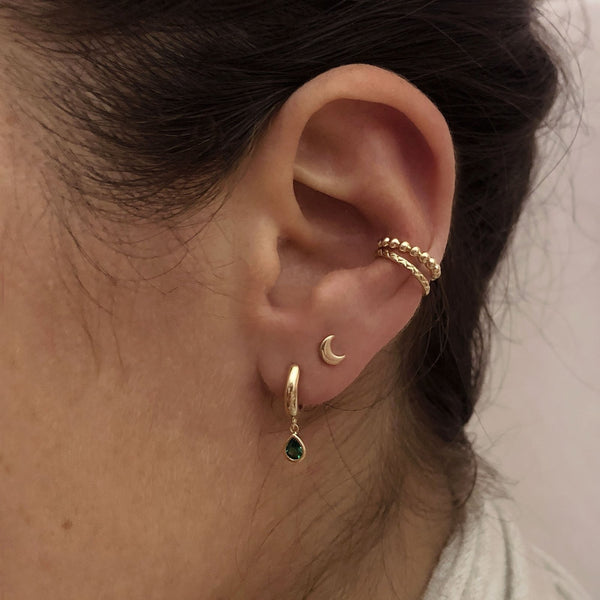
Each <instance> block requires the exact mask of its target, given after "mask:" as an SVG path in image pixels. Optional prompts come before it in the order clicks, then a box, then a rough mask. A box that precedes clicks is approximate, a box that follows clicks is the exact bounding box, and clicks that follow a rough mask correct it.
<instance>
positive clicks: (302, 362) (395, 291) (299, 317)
mask: <svg viewBox="0 0 600 600" xmlns="http://www.w3.org/2000/svg"><path fill="white" fill-rule="evenodd" d="M266 157H268V158H266ZM267 164H268V166H269V169H266V168H265V166H266V165H267ZM252 174H253V177H254V178H255V180H254V182H253V186H254V187H255V189H256V186H257V185H258V189H260V193H259V195H257V196H255V197H254V198H248V203H247V206H248V208H247V210H248V211H249V214H251V215H252V218H254V219H255V220H256V222H257V223H264V222H268V223H269V224H270V227H269V228H268V229H263V231H265V232H266V236H263V237H262V238H261V239H254V240H245V242H244V243H245V245H246V246H249V247H250V248H251V249H252V248H253V246H256V248H254V253H253V255H254V256H255V257H257V260H258V261H265V262H266V263H269V264H270V265H273V264H277V265H278V273H277V277H276V280H275V278H274V277H273V278H272V279H271V281H269V282H260V281H253V282H250V286H251V287H252V288H253V289H255V290H258V293H256V294H254V295H251V296H250V298H251V300H250V303H249V305H248V306H247V307H246V308H247V312H246V313H245V318H246V319H247V321H248V322H247V325H248V327H249V331H250V334H251V335H252V336H253V338H254V339H255V340H257V346H256V352H257V365H258V369H259V372H260V374H261V376H262V378H263V379H264V381H265V383H266V384H267V386H268V387H269V388H270V389H271V391H272V392H273V393H275V394H277V395H280V394H281V392H282V390H283V389H284V386H285V379H286V377H287V373H288V371H289V368H290V365H291V364H297V365H299V367H300V369H301V371H302V386H301V390H300V392H299V393H300V395H301V398H300V402H301V404H303V405H312V404H318V403H320V402H323V401H326V400H330V399H331V398H333V397H334V396H336V395H337V394H339V393H341V392H342V391H343V390H344V389H345V388H347V387H348V386H349V385H350V384H351V383H352V381H353V380H354V379H356V377H358V375H359V374H360V372H361V371H362V370H363V369H364V367H365V366H366V365H367V364H368V362H369V361H370V360H371V359H372V358H373V356H374V355H375V354H376V353H377V352H378V351H379V350H380V349H381V348H382V347H383V346H385V345H386V344H387V343H388V342H389V341H390V340H391V339H392V338H393V337H395V336H396V335H397V334H398V333H399V332H400V331H401V330H402V329H403V328H404V327H405V326H406V324H407V323H408V322H409V320H410V319H411V318H412V316H413V315H414V313H415V311H416V309H417V308H418V306H419V303H420V302H421V299H422V297H423V293H424V291H426V288H427V286H428V285H430V284H429V281H430V280H432V279H434V278H435V277H434V276H433V275H434V273H433V271H432V268H433V264H432V263H431V262H430V261H429V259H430V258H431V257H430V256H429V254H431V256H433V257H436V258H437V259H441V257H442V255H443V250H444V248H445V244H446V240H447V236H448V231H449V227H450V214H451V208H452V198H453V193H454V156H453V147H452V142H451V138H450V134H449V131H448V127H447V125H446V122H445V120H444V119H443V117H442V116H441V114H440V113H439V111H438V110H437V108H436V107H435V106H434V105H433V104H432V103H431V102H430V101H429V100H428V99H427V98H426V97H425V96H424V95H423V94H422V93H421V92H419V90H417V89H416V88H415V87H414V86H412V85H411V84H410V83H408V82H407V81H405V80H403V79H402V78H400V77H399V76H397V75H395V74H394V73H391V72H389V71H385V70H382V69H379V68H376V67H372V66H369V65H351V66H347V67H340V68H337V69H333V70H332V71H329V72H327V73H325V74H323V75H321V76H319V77H317V78H316V79H314V80H312V81H310V82H308V83H307V84H305V85H304V86H302V88H300V89H298V90H297V91H296V92H295V93H294V94H293V95H292V96H291V97H290V98H289V99H288V101H287V102H286V104H285V105H284V106H283V107H282V109H281V111H280V113H279V114H278V115H277V116H276V117H275V120H274V122H273V125H272V127H271V128H270V130H269V132H268V134H267V135H265V136H264V138H263V139H262V140H261V142H260V144H259V147H258V148H257V154H256V163H255V164H254V165H253V169H252ZM257 181H258V182H260V183H259V184H257ZM256 191H258V190H256ZM253 202H254V203H253ZM240 235H242V236H243V235H244V234H243V233H241V234H240ZM385 237H388V240H387V242H384V238H385ZM390 238H391V239H390ZM393 238H398V244H395V241H394V244H391V246H390V243H391V242H392V239H393ZM402 241H406V242H407V243H409V245H410V248H411V249H412V248H413V247H416V246H418V247H419V248H417V250H418V252H417V253H411V252H410V251H406V250H407V249H406V247H403V248H402V249H401V248H400V247H399V244H400V242H402ZM378 242H379V243H378ZM259 250H260V251H259ZM425 251H428V252H429V254H425ZM432 260H435V259H432ZM253 272H254V273H255V274H256V273H260V272H261V269H260V268H257V266H256V265H254V267H253ZM424 282H425V283H426V284H427V286H426V285H425V284H424ZM331 334H333V335H335V336H336V338H335V347H334V349H335V354H337V355H342V354H344V355H345V356H346V357H345V359H344V360H343V361H341V362H339V363H338V364H337V365H336V366H335V367H334V366H332V364H328V363H327V362H326V361H324V360H323V353H322V352H321V349H322V346H321V344H322V342H323V340H325V339H326V337H327V336H328V335H331ZM325 350H326V353H325V355H326V356H327V355H329V356H333V350H332V349H331V348H329V347H328V346H327V345H326V346H325ZM333 362H335V360H334V361H333Z"/></svg>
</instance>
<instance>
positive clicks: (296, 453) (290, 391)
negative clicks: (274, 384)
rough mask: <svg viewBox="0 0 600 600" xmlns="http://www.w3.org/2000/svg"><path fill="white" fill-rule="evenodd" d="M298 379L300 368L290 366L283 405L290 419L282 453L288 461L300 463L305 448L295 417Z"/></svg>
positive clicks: (296, 412)
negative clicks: (290, 422) (286, 439)
mask: <svg viewBox="0 0 600 600" xmlns="http://www.w3.org/2000/svg"><path fill="white" fill-rule="evenodd" d="M299 379H300V367H299V366H298V365H292V366H291V367H290V372H289V374H288V379H287V384H286V386H285V394H284V405H285V411H286V412H287V414H288V415H289V416H290V417H292V424H291V425H290V433H291V434H292V435H291V436H290V439H289V440H288V441H287V444H286V445H285V449H284V453H285V456H286V458H287V459H288V460H291V461H292V462H300V461H301V460H304V457H305V456H306V446H305V445H304V442H303V441H302V439H301V438H300V436H299V435H298V432H299V431H300V427H299V426H298V421H297V419H296V416H297V415H298V381H299Z"/></svg>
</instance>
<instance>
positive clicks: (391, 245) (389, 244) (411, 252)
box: [377, 237, 442, 296]
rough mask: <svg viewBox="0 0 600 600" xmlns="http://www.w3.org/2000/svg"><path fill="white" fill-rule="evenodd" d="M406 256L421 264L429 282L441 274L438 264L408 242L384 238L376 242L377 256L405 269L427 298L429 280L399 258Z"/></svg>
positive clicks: (402, 258)
mask: <svg viewBox="0 0 600 600" xmlns="http://www.w3.org/2000/svg"><path fill="white" fill-rule="evenodd" d="M399 252H400V253H402V254H406V255H408V256H410V257H412V258H414V259H416V260H415V262H417V264H419V263H420V264H421V265H422V266H423V267H425V269H427V271H428V272H429V275H430V277H431V281H435V280H436V279H438V278H439V277H440V276H441V274H442V268H441V267H440V265H439V264H438V262H437V261H436V260H435V258H433V257H432V256H430V254H429V253H428V252H422V251H421V249H420V248H419V247H418V246H411V245H410V244H409V243H408V242H406V241H405V242H400V240H399V239H397V238H389V237H385V238H383V239H381V240H379V242H377V256H380V257H381V258H387V259H388V260H391V261H392V262H395V263H396V264H398V265H401V266H403V267H404V268H406V269H407V270H408V271H409V272H410V273H411V275H413V276H414V277H415V278H416V279H417V280H418V281H419V283H420V284H421V286H422V287H423V291H424V295H425V296H427V294H429V292H430V290H431V287H430V285H429V280H428V279H427V277H425V275H424V274H423V273H422V272H421V271H420V270H419V268H418V267H417V266H415V265H414V264H413V263H411V262H410V261H409V260H408V259H406V258H404V257H403V256H400V254H398V253H399Z"/></svg>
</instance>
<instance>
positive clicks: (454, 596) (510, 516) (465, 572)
mask: <svg viewBox="0 0 600 600" xmlns="http://www.w3.org/2000/svg"><path fill="white" fill-rule="evenodd" d="M440 599H444V600H479V599H481V600H591V599H590V596H589V595H588V594H587V593H586V592H585V591H584V590H583V589H582V588H581V587H580V586H579V585H578V584H577V582H576V581H575V580H574V579H573V578H572V577H571V576H570V575H568V573H567V572H566V571H565V570H564V569H563V568H562V567H561V566H560V565H558V563H556V562H555V561H554V560H553V559H552V558H550V557H549V556H548V555H547V554H545V553H544V552H543V551H541V550H540V549H538V548H536V547H535V546H532V545H530V544H528V543H527V542H526V541H525V540H524V539H523V537H522V535H521V532H520V530H519V528H518V526H517V524H516V518H515V517H514V513H513V510H512V503H511V502H509V501H506V500H501V499H498V498H492V497H489V496H485V495H484V494H481V493H477V494H476V495H475V496H474V497H473V498H471V500H470V501H469V503H468V505H467V507H466V518H465V521H464V523H463V524H462V526H461V527H460V528H458V529H457V530H456V531H455V532H454V534H453V536H452V537H451V539H450V540H449V542H448V544H447V545H446V547H445V549H444V550H443V552H442V554H441V556H440V559H439V562H438V565H437V567H436V569H435V570H434V572H433V574H432V577H431V580H430V582H429V586H428V588H427V591H426V593H425V596H424V600H440Z"/></svg>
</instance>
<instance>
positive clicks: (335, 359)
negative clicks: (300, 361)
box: [319, 335, 346, 366]
mask: <svg viewBox="0 0 600 600" xmlns="http://www.w3.org/2000/svg"><path fill="white" fill-rule="evenodd" d="M333 338H335V335H328V336H327V337H326V338H325V339H324V340H323V341H322V342H321V345H320V346H319V350H320V352H321V358H322V359H323V361H324V362H326V363H327V364H328V365H333V366H335V365H339V364H340V363H341V362H342V361H343V360H344V359H345V358H346V355H345V354H341V355H338V354H335V353H334V352H333V350H332V349H331V343H332V342H333Z"/></svg>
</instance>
